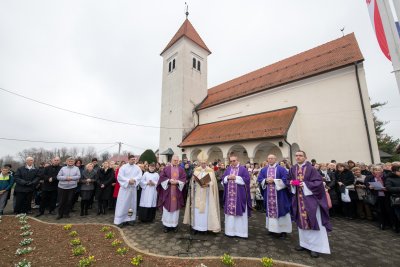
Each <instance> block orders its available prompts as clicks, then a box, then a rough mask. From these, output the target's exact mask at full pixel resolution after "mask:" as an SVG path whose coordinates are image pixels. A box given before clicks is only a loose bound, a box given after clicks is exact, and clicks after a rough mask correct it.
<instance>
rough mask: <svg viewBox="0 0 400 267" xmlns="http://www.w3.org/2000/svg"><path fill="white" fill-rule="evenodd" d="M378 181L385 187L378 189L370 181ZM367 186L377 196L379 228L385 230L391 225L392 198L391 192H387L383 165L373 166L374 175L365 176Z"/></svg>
mask: <svg viewBox="0 0 400 267" xmlns="http://www.w3.org/2000/svg"><path fill="white" fill-rule="evenodd" d="M371 182H378V183H380V184H381V186H382V187H383V188H382V189H378V188H375V187H373V186H372V185H371V184H370V183H371ZM365 186H366V187H367V190H369V191H370V192H371V193H372V194H374V195H375V196H376V198H377V201H376V204H375V206H374V207H373V208H374V209H375V211H376V213H377V217H378V222H379V228H380V229H381V230H385V228H386V227H387V226H389V225H390V199H389V194H388V193H387V192H386V187H384V186H385V181H384V177H383V169H382V167H381V166H374V167H373V168H372V175H370V176H368V177H367V178H365Z"/></svg>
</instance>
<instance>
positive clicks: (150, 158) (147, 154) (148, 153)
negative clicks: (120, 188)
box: [139, 149, 157, 164]
mask: <svg viewBox="0 0 400 267" xmlns="http://www.w3.org/2000/svg"><path fill="white" fill-rule="evenodd" d="M139 161H142V162H145V161H147V163H149V164H150V163H153V162H154V163H156V162H157V157H156V154H154V152H153V150H151V149H147V150H145V151H144V152H143V153H142V155H140V158H139Z"/></svg>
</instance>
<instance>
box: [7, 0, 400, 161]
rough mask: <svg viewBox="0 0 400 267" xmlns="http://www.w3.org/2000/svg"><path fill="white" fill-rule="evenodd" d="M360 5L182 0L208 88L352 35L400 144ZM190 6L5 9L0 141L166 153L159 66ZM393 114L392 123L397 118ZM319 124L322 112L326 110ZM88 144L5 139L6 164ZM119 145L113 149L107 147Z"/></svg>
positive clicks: (389, 93) (43, 4)
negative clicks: (198, 41) (27, 153)
mask: <svg viewBox="0 0 400 267" xmlns="http://www.w3.org/2000/svg"><path fill="white" fill-rule="evenodd" d="M365 2H366V1H365V0H324V1H321V0H306V1H296V0H280V1H272V0H252V1H248V0H247V1H244V0H243V1H239V0H219V1H215V0H214V1H212V0H201V1H200V0H196V1H194V0H192V1H189V0H187V3H188V5H189V13H190V14H189V20H190V21H191V22H192V24H193V26H194V27H195V29H196V30H197V32H198V33H199V34H200V36H201V37H202V39H203V40H204V42H205V43H206V44H207V46H208V48H209V49H210V50H211V51H212V54H211V55H210V56H209V57H208V87H209V88H211V87H212V86H215V85H218V84H220V83H223V82H225V81H228V80H230V79H233V78H235V77H237V76H240V75H243V74H246V73H248V72H250V71H253V70H256V69H259V68H261V67H264V66H267V65H270V64H272V63H274V62H276V61H279V60H282V59H285V58H287V57H290V56H292V55H295V54H297V53H300V52H302V51H305V50H308V49H311V48H313V47H315V46H318V45H321V44H323V43H326V42H329V41H331V40H334V39H337V38H339V37H341V36H342V33H341V31H340V28H343V27H345V30H344V32H345V34H349V33H351V32H354V33H355V35H356V38H357V40H358V42H359V46H360V48H361V51H362V53H363V55H364V57H365V62H364V66H365V71H366V79H367V86H368V91H369V96H370V99H371V102H387V105H386V107H385V108H383V109H381V111H380V112H379V113H378V117H379V118H380V119H382V120H384V121H388V124H387V125H386V132H387V133H388V134H390V135H393V136H395V137H396V138H398V137H400V119H399V117H398V114H399V112H400V104H399V103H400V95H399V91H398V89H397V85H396V80H395V78H394V75H393V73H391V72H392V71H393V68H392V65H391V62H390V61H388V60H387V59H386V58H385V57H384V55H383V54H382V53H381V51H380V49H379V46H378V43H377V41H376V38H375V36H374V32H373V30H372V26H371V23H370V18H369V15H368V10H367V6H366V3H365ZM184 4H185V1H175V0H169V1H165V0H153V1H144V0H143V1H120V0H115V1H99V0H93V1H88V0H86V1H73V0H68V1H60V0H58V1H51V0H48V1H28V0H25V1H20V0H2V1H0V87H1V88H4V89H6V90H10V91H13V92H15V93H18V94H20V95H23V96H26V97H29V98H32V99H36V100H39V101H42V102H45V103H48V104H52V105H54V106H58V107H61V108H65V109H69V110H73V111H76V112H81V113H85V114H89V115H93V116H98V117H102V118H108V119H111V120H117V121H123V122H129V123H133V124H141V125H148V126H155V127H153V128H150V127H137V126H132V125H123V124H115V123H111V122H106V121H100V120H96V119H93V118H87V117H83V116H79V115H77V114H72V113H68V112H65V111H62V110H58V109H54V108H51V107H49V106H45V105H41V104H38V103H36V102H33V101H30V100H27V99H24V98H21V97H18V96H15V95H12V94H9V93H6V92H3V91H0V101H1V115H2V116H1V125H2V127H1V132H0V137H1V138H15V139H28V140H45V141H57V142H59V141H62V142H70V143H102V144H96V145H92V146H94V147H95V148H96V149H97V151H99V152H100V151H105V150H108V151H109V152H111V153H114V152H117V150H118V146H117V145H114V146H113V143H116V142H123V143H125V144H126V145H123V146H122V150H128V151H130V152H133V153H135V154H137V153H141V152H143V150H144V149H147V148H150V149H153V150H156V149H157V148H158V145H159V129H157V127H158V126H159V124H160V112H161V84H162V79H161V78H162V58H161V56H160V55H159V54H160V52H161V51H162V50H163V49H164V47H165V46H166V45H167V43H168V42H169V41H170V39H171V38H172V37H173V35H174V34H175V32H176V31H177V30H178V29H179V27H180V26H181V24H182V23H183V22H184V20H185V14H184V12H185V5H184ZM396 114H397V115H396ZM321 116H322V117H323V114H321ZM61 146H66V147H71V146H75V147H87V146H88V145H86V144H85V145H72V144H66V145H62V144H45V143H29V142H17V141H6V140H0V157H2V156H5V155H11V156H16V154H17V153H18V152H19V151H21V150H23V149H25V148H31V147H43V148H46V149H51V148H54V147H61ZM110 146H112V147H111V148H110V149H107V148H108V147H110Z"/></svg>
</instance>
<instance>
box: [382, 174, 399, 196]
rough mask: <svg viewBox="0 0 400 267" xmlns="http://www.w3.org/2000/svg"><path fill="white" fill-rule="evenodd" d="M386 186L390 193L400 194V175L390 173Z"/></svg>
mask: <svg viewBox="0 0 400 267" xmlns="http://www.w3.org/2000/svg"><path fill="white" fill-rule="evenodd" d="M385 187H386V190H387V191H388V192H389V193H390V194H396V195H400V176H397V175H396V174H395V173H390V174H389V175H388V176H387V178H386V180H385Z"/></svg>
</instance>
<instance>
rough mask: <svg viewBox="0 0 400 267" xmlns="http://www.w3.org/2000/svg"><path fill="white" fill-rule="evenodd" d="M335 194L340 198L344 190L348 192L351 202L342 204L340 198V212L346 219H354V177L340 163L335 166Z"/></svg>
mask: <svg viewBox="0 0 400 267" xmlns="http://www.w3.org/2000/svg"><path fill="white" fill-rule="evenodd" d="M335 175H336V192H337V193H338V196H341V194H342V193H344V192H345V190H346V189H347V190H349V195H350V199H351V202H343V201H342V199H341V198H340V202H341V206H342V212H343V215H344V216H345V217H346V219H353V218H354V217H355V214H356V213H355V210H356V208H355V207H356V206H355V200H356V199H357V194H356V191H355V189H354V175H353V173H352V172H351V171H349V169H348V166H347V165H345V164H342V163H338V164H337V165H336V173H335Z"/></svg>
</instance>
